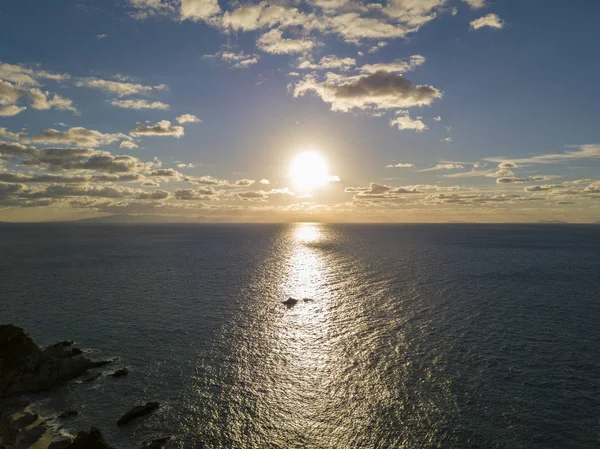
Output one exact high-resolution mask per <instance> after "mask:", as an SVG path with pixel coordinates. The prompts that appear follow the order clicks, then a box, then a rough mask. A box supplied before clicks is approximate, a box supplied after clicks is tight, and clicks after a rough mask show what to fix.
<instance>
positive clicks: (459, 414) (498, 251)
mask: <svg viewBox="0 0 600 449" xmlns="http://www.w3.org/2000/svg"><path fill="white" fill-rule="evenodd" d="M288 297H294V298H298V299H300V301H299V302H298V303H297V304H296V305H295V306H293V307H286V306H285V305H283V304H282V301H284V300H286V299H287V298H288ZM304 298H307V299H310V301H304V300H303V299H304ZM0 322H1V323H12V324H15V325H18V326H22V327H24V328H25V329H26V331H28V332H29V334H30V335H31V336H32V338H33V339H34V340H35V341H36V342H37V343H38V344H41V345H49V344H51V343H54V342H56V341H59V340H66V339H72V340H76V341H77V343H78V344H79V345H80V346H81V347H83V348H86V350H88V351H89V355H90V356H91V357H93V358H106V357H119V361H118V362H116V364H115V365H113V366H108V367H105V368H104V371H105V373H110V372H112V371H114V370H115V369H116V368H120V367H127V368H129V370H130V374H129V376H127V377H124V378H118V379H117V378H112V377H109V376H106V375H105V376H102V377H101V378H100V379H98V380H96V381H95V382H91V383H81V382H77V381H75V382H71V383H69V384H68V385H66V386H65V387H63V388H61V389H59V390H55V391H54V392H51V393H47V394H43V395H41V396H39V397H37V398H36V401H37V402H36V407H37V408H38V409H39V410H41V411H42V412H43V413H45V414H47V415H52V414H57V413H58V412H60V411H63V410H67V409H76V410H78V411H79V412H80V413H79V415H78V416H77V417H75V418H73V419H71V420H70V421H65V422H64V425H65V427H66V429H68V430H69V431H71V432H73V433H76V432H77V431H78V430H84V429H85V430H87V428H89V426H90V425H95V426H97V427H99V428H100V429H101V430H102V432H103V435H104V436H105V438H106V440H107V441H108V442H109V443H110V444H112V445H114V446H116V447H117V448H121V449H126V448H138V447H140V446H141V444H142V442H144V441H147V440H149V439H152V438H156V437H161V436H168V435H171V436H173V441H172V443H171V444H172V447H178V448H206V449H208V448H211V449H212V448H232V449H236V448H240V449H241V448H247V449H254V448H261V449H263V448H269V449H270V448H278V449H279V448H281V449H284V448H285V449H295V448H298V449H299V448H315V449H350V448H352V449H354V448H356V449H359V448H360V449H384V448H394V449H397V448H406V449H408V448H411V449H416V448H419V449H420V448H444V449H450V448H457V449H458V448H460V449H470V448H473V449H474V448H484V449H491V448H523V449H525V448H526V449H536V448H539V449H552V448H557V449H558V448H561V449H563V448H578V449H584V448H595V449H597V448H598V447H600V226H591V225H590V226H583V225H581V226H579V225H470V224H446V225H428V224H426V225H418V224H414V225H412V224H411V225H337V224H336V225H333V224H331V225H330V224H316V223H298V224H285V225H284V224H281V225H280V224H277V225H227V224H219V225H208V224H206V225H189V224H186V225H166V224H165V225H107V224H103V225H93V224H85V225H84V224H2V225H0ZM146 401H159V402H161V403H162V407H161V409H159V410H158V411H157V412H156V413H155V414H153V415H151V416H148V417H147V418H144V419H140V420H138V421H137V422H135V423H133V424H132V425H130V426H127V427H117V426H116V424H115V423H116V420H117V419H118V418H119V417H120V416H121V415H122V414H123V413H124V412H125V411H127V410H129V409H130V408H131V407H132V406H134V405H137V404H140V403H143V402H146Z"/></svg>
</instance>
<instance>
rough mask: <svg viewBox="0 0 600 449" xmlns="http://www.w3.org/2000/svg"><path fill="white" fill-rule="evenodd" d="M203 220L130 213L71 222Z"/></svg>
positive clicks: (126, 222) (195, 221)
mask: <svg viewBox="0 0 600 449" xmlns="http://www.w3.org/2000/svg"><path fill="white" fill-rule="evenodd" d="M199 221H202V217H200V218H199V217H193V218H192V217H190V218H188V217H177V216H167V215H130V214H114V215H107V216H104V217H92V218H82V219H81V220H75V221H73V222H71V223H91V224H94V223H97V224H102V223H118V224H128V223H131V224H138V223H198V222H199Z"/></svg>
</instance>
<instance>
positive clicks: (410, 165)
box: [385, 162, 415, 168]
mask: <svg viewBox="0 0 600 449" xmlns="http://www.w3.org/2000/svg"><path fill="white" fill-rule="evenodd" d="M414 166H415V164H408V163H406V162H398V163H397V164H390V165H386V166H385V167H386V168H413V167H414Z"/></svg>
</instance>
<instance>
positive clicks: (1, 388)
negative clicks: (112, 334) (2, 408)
mask: <svg viewBox="0 0 600 449" xmlns="http://www.w3.org/2000/svg"><path fill="white" fill-rule="evenodd" d="M71 345H72V342H70V341H67V342H60V343H57V344H55V345H52V346H50V347H48V348H46V349H44V350H42V349H41V348H40V347H39V346H37V345H36V344H35V343H34V342H33V340H32V339H31V338H30V337H29V335H27V334H26V333H25V331H24V330H23V329H21V328H20V327H17V326H13V325H10V324H7V325H0V399H5V398H9V397H11V396H16V395H20V394H24V393H37V392H40V391H45V390H48V389H51V388H53V387H57V386H59V385H62V384H64V383H65V382H68V381H69V380H72V379H76V378H78V377H80V376H82V375H83V374H85V372H86V371H87V370H89V369H91V368H97V367H99V366H104V365H106V364H107V363H110V362H111V361H108V360H103V361H92V360H90V359H88V358H86V357H83V356H82V355H81V353H82V352H83V351H81V350H79V351H81V352H79V351H74V349H77V348H71Z"/></svg>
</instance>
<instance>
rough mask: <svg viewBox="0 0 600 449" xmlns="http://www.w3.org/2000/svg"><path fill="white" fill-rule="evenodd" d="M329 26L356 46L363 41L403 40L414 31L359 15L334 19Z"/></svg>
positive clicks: (344, 15)
mask: <svg viewBox="0 0 600 449" xmlns="http://www.w3.org/2000/svg"><path fill="white" fill-rule="evenodd" d="M329 26H330V27H331V30H332V31H333V32H335V33H337V34H339V35H340V36H341V37H342V38H343V39H344V40H345V41H346V42H349V43H355V44H358V43H360V41H361V39H386V38H387V39H393V38H401V37H405V36H406V34H407V33H409V32H410V31H412V30H409V29H407V28H405V27H403V26H400V25H394V24H391V23H388V22H387V21H385V20H384V19H379V18H372V17H368V18H366V17H361V16H360V14H357V13H347V14H342V15H339V16H335V17H332V18H331V20H330V23H329Z"/></svg>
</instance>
